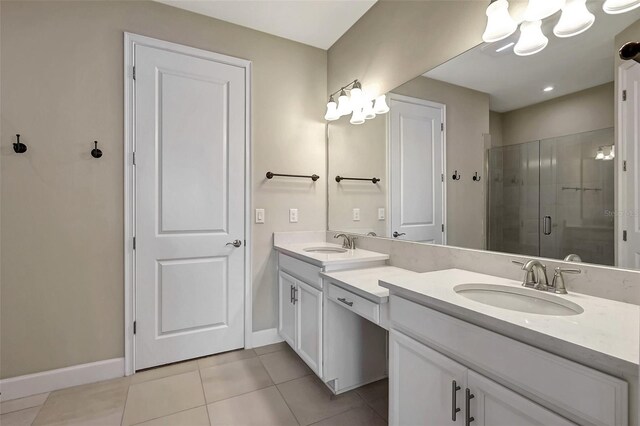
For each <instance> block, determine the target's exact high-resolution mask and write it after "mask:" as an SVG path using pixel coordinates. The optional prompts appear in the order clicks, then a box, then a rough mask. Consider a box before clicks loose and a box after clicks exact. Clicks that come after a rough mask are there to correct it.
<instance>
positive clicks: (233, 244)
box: [225, 240, 242, 247]
mask: <svg viewBox="0 0 640 426" xmlns="http://www.w3.org/2000/svg"><path fill="white" fill-rule="evenodd" d="M225 245H227V246H234V247H240V246H241V245H242V241H240V240H235V241H233V242H230V243H227V244H225Z"/></svg>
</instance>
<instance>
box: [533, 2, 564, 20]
mask: <svg viewBox="0 0 640 426" xmlns="http://www.w3.org/2000/svg"><path fill="white" fill-rule="evenodd" d="M564 1H565V0H529V3H528V4H527V9H526V10H525V11H524V20H525V21H540V20H542V19H544V18H548V17H549V16H551V15H553V14H554V13H556V12H557V11H559V10H560V9H561V8H562V6H564Z"/></svg>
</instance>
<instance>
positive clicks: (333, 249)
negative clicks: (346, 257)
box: [304, 247, 347, 254]
mask: <svg viewBox="0 0 640 426" xmlns="http://www.w3.org/2000/svg"><path fill="white" fill-rule="evenodd" d="M304 251H306V252H307V253H324V254H331V253H346V252H347V249H343V248H338V247H308V248H306V249H304Z"/></svg>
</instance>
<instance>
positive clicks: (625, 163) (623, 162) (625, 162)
mask: <svg viewBox="0 0 640 426" xmlns="http://www.w3.org/2000/svg"><path fill="white" fill-rule="evenodd" d="M622 171H623V172H626V171H627V160H623V161H622Z"/></svg>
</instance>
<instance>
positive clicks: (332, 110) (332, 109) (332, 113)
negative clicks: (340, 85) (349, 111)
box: [324, 98, 340, 121]
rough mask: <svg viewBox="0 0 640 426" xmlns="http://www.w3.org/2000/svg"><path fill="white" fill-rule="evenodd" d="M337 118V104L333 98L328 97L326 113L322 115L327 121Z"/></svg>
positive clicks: (338, 116)
mask: <svg viewBox="0 0 640 426" xmlns="http://www.w3.org/2000/svg"><path fill="white" fill-rule="evenodd" d="M338 118H340V114H338V104H336V102H335V101H334V100H333V98H330V99H329V102H328V103H327V113H326V114H325V115H324V119H325V120H327V121H334V120H337V119H338Z"/></svg>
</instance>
